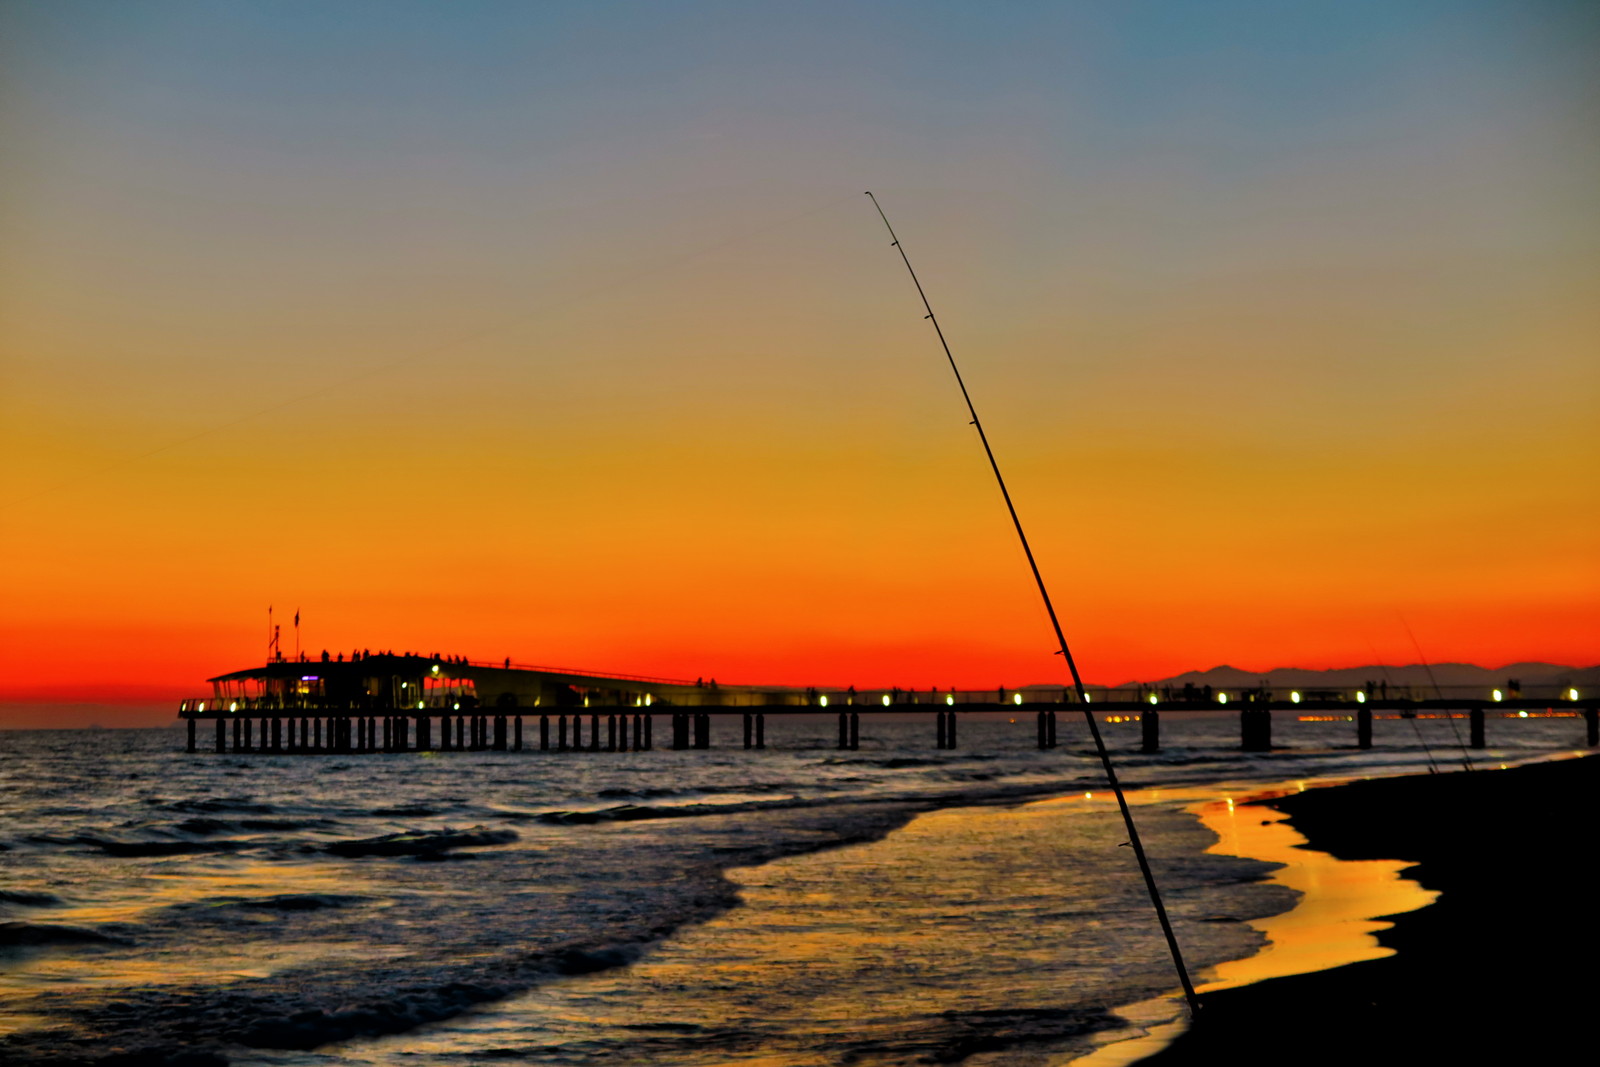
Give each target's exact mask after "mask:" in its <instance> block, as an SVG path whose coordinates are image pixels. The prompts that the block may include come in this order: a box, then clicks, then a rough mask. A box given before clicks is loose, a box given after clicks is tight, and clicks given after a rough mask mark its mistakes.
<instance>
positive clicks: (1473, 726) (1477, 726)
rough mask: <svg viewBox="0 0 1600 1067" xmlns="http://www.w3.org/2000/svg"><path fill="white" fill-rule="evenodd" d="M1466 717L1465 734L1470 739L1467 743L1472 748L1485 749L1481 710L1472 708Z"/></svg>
mask: <svg viewBox="0 0 1600 1067" xmlns="http://www.w3.org/2000/svg"><path fill="white" fill-rule="evenodd" d="M1468 716H1469V717H1468V719H1467V732H1468V734H1469V735H1470V736H1471V738H1472V739H1471V741H1469V742H1468V743H1469V744H1470V745H1471V746H1472V747H1473V748H1485V747H1487V746H1486V745H1485V742H1484V738H1483V709H1482V708H1473V709H1472V711H1471V712H1469V713H1468Z"/></svg>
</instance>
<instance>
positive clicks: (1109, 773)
mask: <svg viewBox="0 0 1600 1067" xmlns="http://www.w3.org/2000/svg"><path fill="white" fill-rule="evenodd" d="M867 198H868V199H869V200H871V201H872V206H873V207H874V208H877V211H878V217H879V218H881V219H882V220H883V225H884V226H885V227H886V228H887V229H888V231H889V236H890V238H892V239H893V245H894V248H895V249H896V250H897V251H898V252H899V253H900V259H901V260H902V261H903V262H904V263H905V265H906V270H907V271H908V272H909V273H910V275H911V283H912V284H913V285H915V286H916V287H917V295H918V296H920V297H921V298H922V306H923V308H925V309H926V310H927V312H928V314H927V315H926V316H924V317H925V318H926V319H927V320H928V321H929V322H931V323H933V332H934V333H936V334H938V335H939V344H940V346H941V347H942V348H943V349H944V358H945V359H947V360H949V361H950V372H951V373H952V374H954V375H955V376H956V385H958V386H960V387H961V399H963V400H965V401H966V402H967V414H969V415H971V416H972V425H973V427H974V428H975V429H976V430H977V431H978V440H979V441H981V442H983V453H984V455H986V456H988V457H989V469H990V470H992V471H994V480H995V482H996V483H998V484H999V486H1000V495H1001V496H1002V497H1004V498H1005V502H1006V511H1008V512H1010V514H1011V525H1012V526H1014V527H1015V528H1016V531H1017V540H1019V541H1021V542H1022V553H1023V555H1025V556H1027V557H1028V568H1029V569H1030V570H1031V571H1033V582H1034V584H1035V585H1037V586H1038V587H1039V597H1040V598H1041V599H1042V600H1043V601H1044V610H1045V612H1046V614H1048V615H1049V616H1050V626H1051V627H1052V628H1053V629H1054V630H1055V633H1056V643H1057V644H1058V645H1060V646H1061V650H1060V652H1059V653H1057V654H1058V655H1060V656H1061V658H1062V659H1065V660H1066V661H1067V670H1069V671H1071V672H1072V688H1073V689H1074V690H1075V691H1076V692H1077V694H1078V703H1079V704H1080V705H1082V707H1083V718H1084V721H1085V722H1087V723H1088V724H1089V733H1090V734H1091V735H1093V737H1094V747H1095V751H1096V752H1098V753H1099V754H1100V765H1101V767H1103V768H1104V769H1105V772H1106V782H1107V783H1108V784H1109V785H1110V786H1111V791H1112V792H1113V793H1115V794H1116V796H1117V807H1118V808H1120V809H1122V822H1123V825H1125V826H1126V827H1127V829H1128V844H1129V845H1131V846H1133V854H1134V856H1136V857H1137V858H1138V860H1139V870H1140V872H1142V873H1143V874H1144V885H1145V888H1146V889H1147V890H1148V891H1149V893H1150V903H1151V904H1153V905H1155V909H1156V918H1157V919H1159V920H1160V922H1161V932H1162V934H1163V935H1165V937H1166V939H1167V948H1168V949H1170V950H1171V952H1172V964H1173V966H1174V967H1175V968H1177V971H1178V980H1179V981H1180V982H1182V983H1183V996H1184V999H1185V1000H1187V1001H1188V1002H1189V1013H1190V1016H1191V1017H1195V1018H1197V1017H1198V1016H1199V1014H1200V999H1199V997H1197V996H1196V995H1195V991H1194V983H1193V982H1192V981H1190V980H1189V969H1188V968H1187V967H1185V966H1184V963H1183V951H1182V950H1181V949H1179V948H1178V938H1177V935H1175V934H1174V933H1173V932H1172V920H1170V919H1168V918H1167V908H1166V905H1165V904H1163V903H1162V902H1161V890H1160V889H1158V888H1157V887H1156V877H1155V875H1154V874H1153V873H1152V872H1151V870H1150V860H1149V858H1148V857H1146V856H1145V854H1144V844H1143V843H1142V842H1141V841H1140V840H1139V828H1138V827H1137V826H1135V825H1134V822H1133V812H1132V811H1131V810H1130V809H1129V808H1128V798H1127V797H1125V796H1124V795H1123V793H1122V785H1121V784H1120V783H1119V782H1118V781H1117V769H1116V767H1114V766H1113V765H1112V763H1111V752H1110V750H1108V749H1107V748H1106V742H1105V739H1104V738H1103V737H1101V736H1100V724H1099V723H1097V722H1095V718H1094V713H1093V712H1092V711H1091V710H1090V709H1089V695H1088V694H1087V693H1086V692H1084V689H1083V678H1082V677H1080V676H1079V674H1078V665H1077V663H1076V662H1074V660H1073V658H1072V651H1071V649H1069V648H1068V647H1067V635H1066V634H1065V633H1063V632H1062V630H1061V620H1060V619H1058V618H1057V617H1056V608H1055V605H1054V604H1053V603H1051V601H1050V591H1049V590H1048V589H1046V588H1045V584H1044V576H1043V575H1041V574H1040V573H1039V564H1038V563H1036V562H1034V558H1033V549H1032V548H1031V547H1030V546H1029V545H1028V535H1027V534H1026V533H1024V532H1023V530H1022V520H1021V519H1020V518H1018V517H1017V509H1016V505H1014V504H1012V503H1011V492H1010V490H1008V489H1007V488H1006V480H1005V478H1004V477H1002V476H1001V474H1000V464H999V463H998V462H997V461H996V460H995V458H994V449H992V448H990V447H989V436H988V434H986V433H984V432H983V423H982V421H980V420H979V418H978V409H977V408H976V407H974V406H973V404H972V396H971V394H969V393H968V392H967V383H966V382H965V381H964V380H963V379H962V377H961V370H960V368H958V367H957V366H956V357H955V356H954V355H952V354H951V352H950V343H949V342H948V341H946V340H945V339H944V331H943V330H942V329H940V328H939V320H938V318H937V317H935V315H934V313H933V305H932V304H930V303H928V294H927V293H926V292H924V291H923V288H922V281H921V280H920V279H919V278H918V277H917V272H916V269H915V268H914V267H912V266H911V258H910V257H909V256H907V255H906V250H905V248H904V247H903V246H902V245H901V244H900V235H899V234H897V233H895V232H894V227H893V226H891V225H889V216H888V215H885V214H884V213H883V207H882V205H880V204H879V203H878V198H877V197H875V196H873V195H872V193H871V192H870V191H869V192H868V193H867Z"/></svg>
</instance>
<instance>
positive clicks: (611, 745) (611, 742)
mask: <svg viewBox="0 0 1600 1067" xmlns="http://www.w3.org/2000/svg"><path fill="white" fill-rule="evenodd" d="M616 750H617V716H616V714H615V713H612V714H610V715H607V716H606V751H607V752H615V751H616Z"/></svg>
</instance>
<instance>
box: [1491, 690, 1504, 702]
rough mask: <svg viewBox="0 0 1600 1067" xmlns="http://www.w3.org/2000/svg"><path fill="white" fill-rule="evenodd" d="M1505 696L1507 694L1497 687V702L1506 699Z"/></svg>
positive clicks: (1495, 693)
mask: <svg viewBox="0 0 1600 1067" xmlns="http://www.w3.org/2000/svg"><path fill="white" fill-rule="evenodd" d="M1505 698H1506V695H1505V694H1504V693H1502V692H1500V690H1498V689H1496V690H1495V691H1494V699H1495V703H1499V702H1500V701H1502V700H1504V699H1505Z"/></svg>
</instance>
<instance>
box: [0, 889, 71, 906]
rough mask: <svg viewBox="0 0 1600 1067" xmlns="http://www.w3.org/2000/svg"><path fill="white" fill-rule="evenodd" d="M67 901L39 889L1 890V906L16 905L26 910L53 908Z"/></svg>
mask: <svg viewBox="0 0 1600 1067" xmlns="http://www.w3.org/2000/svg"><path fill="white" fill-rule="evenodd" d="M65 903H66V901H64V900H62V899H61V898H60V897H58V896H56V895H55V894H54V893H46V892H44V891H42V890H37V889H0V904H14V905H17V906H18V907H24V908H51V907H55V906H57V905H60V904H65Z"/></svg>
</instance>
